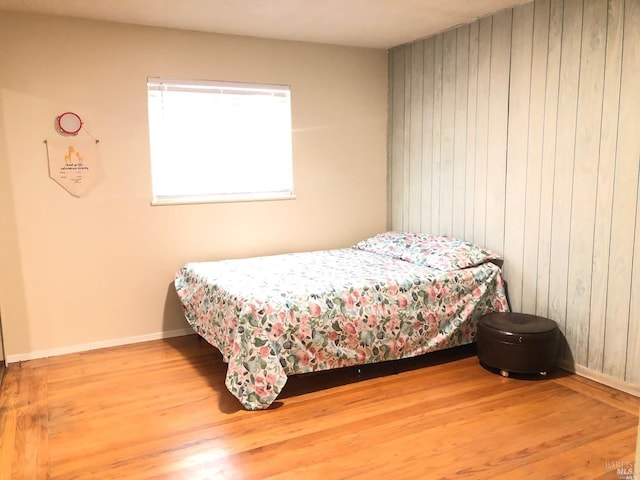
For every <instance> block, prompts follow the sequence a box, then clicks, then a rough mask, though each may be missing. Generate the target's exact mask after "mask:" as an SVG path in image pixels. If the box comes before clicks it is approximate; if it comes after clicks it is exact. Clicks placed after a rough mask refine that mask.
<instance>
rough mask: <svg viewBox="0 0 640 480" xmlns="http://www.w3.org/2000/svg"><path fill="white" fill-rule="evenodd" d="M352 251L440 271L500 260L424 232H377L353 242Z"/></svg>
mask: <svg viewBox="0 0 640 480" xmlns="http://www.w3.org/2000/svg"><path fill="white" fill-rule="evenodd" d="M354 248H358V249H360V250H365V251H368V252H372V253H377V254H380V255H388V256H392V257H394V258H398V259H400V260H405V261H407V262H411V263H415V264H417V265H424V266H426V267H430V268H435V269H437V270H444V271H451V270H460V269H462V268H468V267H473V266H476V265H480V264H482V263H486V262H489V261H492V260H502V257H501V256H500V255H498V254H497V253H496V252H492V251H491V250H488V249H485V248H481V247H479V246H477V245H474V244H472V243H468V242H465V241H462V240H457V239H455V238H452V237H446V236H444V235H431V234H428V233H407V232H385V233H380V234H378V235H375V236H373V237H371V238H368V239H366V240H363V241H361V242H359V243H357V244H356V245H354Z"/></svg>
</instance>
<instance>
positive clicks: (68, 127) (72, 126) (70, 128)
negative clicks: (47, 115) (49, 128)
mask: <svg viewBox="0 0 640 480" xmlns="http://www.w3.org/2000/svg"><path fill="white" fill-rule="evenodd" d="M56 127H57V130H58V133H60V134H61V135H62V134H66V135H77V134H78V133H79V132H80V129H81V128H82V119H81V118H80V115H78V114H77V113H74V112H64V113H62V114H60V115H59V116H58V117H57V118H56Z"/></svg>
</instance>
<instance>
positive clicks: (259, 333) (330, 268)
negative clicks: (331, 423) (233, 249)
mask: <svg viewBox="0 0 640 480" xmlns="http://www.w3.org/2000/svg"><path fill="white" fill-rule="evenodd" d="M500 264H501V259H500V256H499V255H497V254H496V253H494V252H491V251H489V250H487V249H484V248H481V247H479V246H476V245H473V244H470V243H467V242H463V241H460V240H456V239H453V238H450V237H443V236H436V235H428V234H416V233H406V232H385V233H381V234H378V235H375V236H373V237H370V238H368V239H366V240H363V241H361V242H359V243H358V244H356V245H354V246H353V247H350V248H343V249H335V250H324V251H314V252H302V253H291V254H284V255H273V256H263V257H255V258H246V259H234V260H219V261H212V262H193V263H187V264H185V265H184V266H182V268H180V270H179V271H178V272H177V273H176V278H175V288H176V291H177V293H178V296H179V298H180V301H181V303H182V307H183V311H184V314H185V317H186V319H187V321H188V323H189V324H190V325H191V327H192V328H193V329H194V330H195V332H196V333H197V334H199V335H200V336H201V337H202V338H204V339H205V340H206V341H207V342H209V343H210V344H211V345H213V346H214V347H216V348H217V349H218V350H219V351H220V352H221V354H222V357H223V359H224V361H225V362H226V363H227V364H228V366H227V374H226V379H225V385H226V387H227V389H228V390H229V391H230V392H231V393H232V394H233V395H234V396H235V397H236V398H237V399H238V400H239V401H240V402H241V404H242V405H243V406H244V407H245V408H246V409H249V410H258V409H264V408H268V407H269V406H270V405H271V404H272V403H273V402H274V401H275V399H276V398H277V396H278V394H279V393H280V392H281V390H282V388H283V387H284V385H285V383H286V381H287V378H288V376H290V375H295V374H301V373H307V372H314V371H320V370H328V369H334V368H341V367H346V366H353V365H361V364H365V363H374V362H382V361H388V360H396V359H401V358H408V357H414V356H416V355H422V354H424V353H427V352H432V351H436V350H442V349H445V348H451V347H455V346H460V345H465V344H468V343H471V342H474V341H475V334H476V325H477V320H478V318H479V317H480V316H482V315H484V314H486V313H490V312H505V311H508V309H509V307H508V302H507V298H506V294H505V288H504V282H503V278H502V272H501V269H500V266H499V265H500Z"/></svg>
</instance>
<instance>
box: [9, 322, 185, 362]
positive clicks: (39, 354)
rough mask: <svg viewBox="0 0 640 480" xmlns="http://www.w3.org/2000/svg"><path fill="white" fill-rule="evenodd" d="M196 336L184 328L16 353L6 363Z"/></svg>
mask: <svg viewBox="0 0 640 480" xmlns="http://www.w3.org/2000/svg"><path fill="white" fill-rule="evenodd" d="M194 334H195V332H194V331H193V330H192V329H190V328H183V329H181V330H170V331H168V332H158V333H149V334H147V335H137V336H135V337H125V338H115V339H113V340H104V341H101V342H92V343H83V344H80V345H70V346H68V347H60V348H51V349H48V350H37V351H35V352H28V353H16V354H12V355H6V358H5V361H6V362H7V365H9V364H11V363H17V362H24V361H26V360H35V359H37V358H46V357H55V356H58V355H66V354H68V353H78V352H86V351H89V350H97V349H99V348H108V347H119V346H121V345H129V344H131V343H140V342H149V341H151V340H161V339H163V338H171V337H181V336H184V335H194Z"/></svg>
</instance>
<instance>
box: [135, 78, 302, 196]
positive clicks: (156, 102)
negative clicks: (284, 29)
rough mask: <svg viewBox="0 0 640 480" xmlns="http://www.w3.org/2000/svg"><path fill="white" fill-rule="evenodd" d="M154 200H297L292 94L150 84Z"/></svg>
mask: <svg viewBox="0 0 640 480" xmlns="http://www.w3.org/2000/svg"><path fill="white" fill-rule="evenodd" d="M147 86H148V98H149V133H150V145H151V168H152V181H153V195H154V199H156V200H157V199H160V198H167V197H185V196H187V197H188V196H195V197H204V196H210V195H214V196H215V195H244V194H247V195H253V196H255V195H256V194H265V195H267V196H268V195H269V194H276V195H279V196H283V195H292V193H293V175H292V165H291V164H292V158H291V102H290V94H289V89H288V87H280V86H260V85H247V84H230V83H222V82H184V81H173V80H162V79H150V80H149V82H148V84H147Z"/></svg>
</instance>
